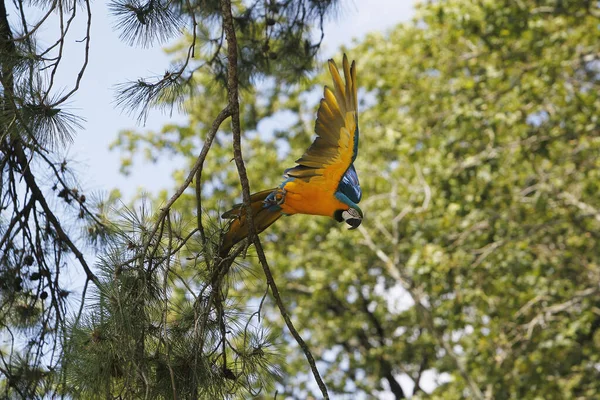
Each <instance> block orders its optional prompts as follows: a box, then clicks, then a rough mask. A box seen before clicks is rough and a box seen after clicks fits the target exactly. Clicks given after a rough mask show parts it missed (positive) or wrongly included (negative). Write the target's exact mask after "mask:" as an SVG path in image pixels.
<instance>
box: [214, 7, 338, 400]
mask: <svg viewBox="0 0 600 400" xmlns="http://www.w3.org/2000/svg"><path fill="white" fill-rule="evenodd" d="M221 11H222V13H223V27H224V29H225V39H226V41H227V58H228V65H227V91H228V96H229V105H228V106H229V109H230V110H231V126H232V131H233V152H234V159H235V164H236V167H237V170H238V174H239V177H240V183H241V185H242V198H243V201H244V205H245V207H246V215H247V219H248V226H249V238H250V242H252V243H254V247H255V248H256V252H257V254H258V259H259V261H260V264H261V266H262V268H263V271H264V273H265V276H266V278H267V283H268V284H269V286H270V287H271V292H272V293H273V297H274V298H275V302H276V303H277V306H278V307H279V311H280V313H281V316H282V317H283V319H284V320H285V323H286V325H287V327H288V329H289V330H290V332H291V333H292V336H294V339H296V342H297V343H298V345H299V346H300V347H301V348H302V350H303V351H304V355H305V356H306V359H307V360H308V363H309V364H310V368H311V370H312V373H313V376H314V378H315V380H316V381H317V385H318V386H319V389H321V393H322V394H323V397H324V398H325V399H329V394H328V392H327V387H326V386H325V383H324V382H323V379H322V378H321V375H320V373H319V370H318V369H317V366H316V363H315V359H314V357H313V355H312V353H311V352H310V349H309V348H308V346H307V345H306V343H305V342H304V340H303V339H302V337H301V336H300V334H299V333H298V331H297V330H296V328H295V327H294V325H293V324H292V321H291V319H290V316H289V314H288V312H287V310H286V308H285V306H284V304H283V302H282V300H281V296H280V295H279V291H278V290H277V285H276V284H275V280H274V279H273V275H272V274H271V269H270V268H269V264H268V263H267V259H266V257H265V253H264V251H263V248H262V245H261V243H260V239H259V237H258V235H257V234H256V229H255V227H254V221H253V218H252V212H251V209H250V185H249V183H248V174H247V172H246V166H245V165H244V159H243V156H242V147H241V129H240V105H239V99H238V97H239V93H238V77H237V39H236V33H235V27H234V24H233V15H232V12H231V0H221Z"/></svg>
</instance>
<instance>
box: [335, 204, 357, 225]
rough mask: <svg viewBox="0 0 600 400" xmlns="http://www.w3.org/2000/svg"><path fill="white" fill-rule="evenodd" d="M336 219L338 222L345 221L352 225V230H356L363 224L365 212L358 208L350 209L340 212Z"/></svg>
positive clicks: (337, 213)
mask: <svg viewBox="0 0 600 400" xmlns="http://www.w3.org/2000/svg"><path fill="white" fill-rule="evenodd" d="M335 219H336V220H337V221H338V222H342V221H344V222H345V223H347V224H348V225H350V229H356V228H358V227H359V225H360V224H361V223H362V220H363V212H362V210H361V209H360V208H359V207H358V206H356V205H355V206H354V207H349V208H348V209H347V210H338V211H337V212H336V216H335Z"/></svg>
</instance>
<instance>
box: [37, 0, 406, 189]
mask: <svg viewBox="0 0 600 400" xmlns="http://www.w3.org/2000/svg"><path fill="white" fill-rule="evenodd" d="M413 4H414V1H413V0H405V1H404V0H369V1H364V0H363V1H358V0H356V1H353V0H342V1H341V2H340V10H339V12H338V13H337V15H336V16H335V17H334V18H331V19H330V20H328V21H326V24H325V39H324V43H323V51H322V52H321V59H322V60H325V59H327V58H329V57H332V56H334V55H336V56H337V55H338V54H336V52H337V51H338V49H339V47H340V46H341V45H350V44H351V43H352V40H353V39H354V38H358V39H360V38H361V37H363V36H364V35H365V34H367V33H369V32H374V31H385V30H386V29H389V28H391V27H393V26H394V25H396V24H397V23H399V22H401V21H406V20H408V19H410V18H411V17H412V16H413V15H414V11H413ZM92 15H93V22H92V33H91V37H92V40H91V45H90V48H91V51H90V61H89V65H88V68H87V70H86V73H85V76H84V78H83V81H82V84H81V88H80V90H79V91H78V93H77V94H76V95H75V96H74V98H73V101H72V102H71V104H70V105H71V107H73V108H74V109H75V110H74V111H75V112H76V113H77V114H78V115H81V116H83V117H84V118H85V119H86V122H85V123H84V124H83V126H84V129H83V130H82V131H81V132H79V133H78V135H77V137H76V138H75V141H74V142H73V144H72V145H71V146H70V148H69V149H68V157H69V158H70V159H73V160H74V161H75V165H74V166H75V168H76V171H77V172H78V175H79V176H80V178H81V179H82V184H83V186H84V189H86V190H88V191H89V190H91V191H105V192H106V191H109V190H110V189H112V188H118V189H120V190H121V191H122V193H123V195H124V198H125V199H127V198H130V197H131V196H132V195H133V194H135V193H136V191H137V190H138V188H143V189H144V190H145V191H149V192H155V191H157V190H160V189H164V188H168V189H170V188H172V187H173V185H172V183H171V182H172V179H171V172H172V170H173V167H174V166H173V164H172V163H171V162H170V161H169V160H161V161H160V162H159V163H157V164H151V163H147V162H143V161H142V160H141V158H140V159H139V160H136V161H137V162H136V163H135V164H134V168H133V171H132V173H131V174H130V175H129V176H123V175H121V174H120V173H119V165H120V164H119V158H120V155H119V153H118V151H109V149H108V147H109V144H110V143H111V142H112V141H113V140H114V139H115V138H116V136H117V134H118V132H119V131H120V130H123V129H137V130H140V131H142V130H154V131H158V130H160V128H161V127H162V125H163V124H165V123H167V122H173V121H175V122H177V121H181V122H183V121H185V118H184V116H181V115H174V116H170V115H167V114H164V113H162V112H161V111H152V112H150V114H149V117H148V119H147V121H146V123H145V126H141V125H139V124H138V122H137V120H136V117H135V116H134V115H127V114H124V113H121V112H120V111H119V110H117V108H116V106H115V104H114V94H115V93H114V86H115V85H116V84H118V83H121V82H124V81H127V80H135V79H136V78H138V77H143V76H153V75H160V74H162V73H164V71H165V69H166V68H167V67H168V65H169V59H168V57H167V56H166V55H165V54H164V52H163V51H162V49H161V48H160V46H157V47H154V48H149V49H140V48H133V47H131V46H129V45H127V44H124V43H122V42H121V41H120V40H119V37H118V33H117V32H115V31H113V28H112V24H113V23H114V19H113V18H112V17H111V16H110V15H109V13H108V8H107V5H106V3H105V2H100V1H98V2H92ZM83 22H84V21H80V24H79V26H75V27H74V29H75V30H76V31H75V32H79V33H75V34H74V35H73V37H72V38H71V39H72V40H71V41H70V43H69V46H70V48H67V51H66V52H65V54H66V57H68V58H65V60H64V64H65V68H64V69H63V70H62V73H61V74H60V75H59V81H58V83H59V86H64V87H67V88H68V87H70V86H72V84H73V76H74V74H76V72H77V71H78V69H79V67H80V63H81V61H82V58H81V54H82V49H83V46H82V44H80V43H77V42H76V40H77V39H81V37H83V33H84V28H85V26H84V23H83ZM51 33H52V32H50V31H49V32H48V34H51ZM353 56H354V58H357V62H358V63H359V65H360V55H353Z"/></svg>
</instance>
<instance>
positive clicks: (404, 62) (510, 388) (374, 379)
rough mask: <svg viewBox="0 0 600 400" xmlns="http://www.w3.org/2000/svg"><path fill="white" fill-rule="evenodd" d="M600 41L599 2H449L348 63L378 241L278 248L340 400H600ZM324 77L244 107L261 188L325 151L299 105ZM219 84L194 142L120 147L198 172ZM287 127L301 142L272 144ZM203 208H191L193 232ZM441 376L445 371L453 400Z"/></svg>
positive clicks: (289, 233)
mask: <svg viewBox="0 0 600 400" xmlns="http://www.w3.org/2000/svg"><path fill="white" fill-rule="evenodd" d="M599 24H600V9H599V7H598V4H597V2H592V1H587V2H585V1H554V0H545V1H533V0H531V1H527V0H522V1H480V2H472V1H466V0H452V1H440V2H432V3H431V4H427V5H422V6H420V7H419V10H418V16H417V18H416V19H415V21H413V22H412V23H409V24H403V25H400V26H398V27H397V28H396V29H394V30H393V31H392V32H390V33H389V34H387V35H385V36H381V35H372V36H369V37H367V38H366V39H365V40H364V41H363V42H362V43H360V44H359V45H358V46H357V47H356V48H354V49H351V50H349V51H348V53H349V55H350V58H356V59H357V62H358V79H359V84H360V86H361V87H362V88H363V90H361V92H360V93H359V97H360V98H361V100H362V104H361V105H362V107H361V115H360V127H361V134H362V135H361V143H360V151H359V157H358V159H357V162H356V166H357V170H358V171H359V176H360V179H361V184H362V187H363V192H364V201H363V202H362V203H361V207H362V209H363V210H364V212H365V220H364V223H363V229H361V230H360V231H352V232H348V231H346V230H344V229H343V228H341V227H340V226H339V225H337V224H336V223H335V222H333V221H330V220H327V219H319V218H315V217H303V216H294V217H293V218H289V219H282V220H281V221H279V222H278V223H277V224H275V225H274V226H273V227H272V228H270V230H269V231H268V232H266V233H265V234H264V235H263V242H265V243H267V244H266V249H267V255H268V258H269V260H270V263H271V265H272V267H273V269H274V270H275V271H276V280H277V283H278V284H279V286H280V289H281V291H282V295H283V298H284V299H285V301H286V303H287V304H288V305H289V307H290V308H291V313H292V315H293V319H294V323H295V324H296V326H298V327H302V332H301V333H302V334H303V335H304V336H305V337H308V338H309V339H310V340H309V345H310V346H311V349H312V350H313V352H314V353H315V355H316V356H317V358H319V359H321V360H322V361H323V363H322V364H321V365H322V366H324V367H323V373H324V375H325V378H326V381H327V383H328V386H329V388H330V390H332V391H333V392H334V393H339V394H341V393H351V396H359V395H361V394H362V395H363V396H375V397H376V396H377V394H376V393H378V391H380V390H385V389H387V390H391V391H392V392H393V394H394V395H395V396H396V398H402V397H404V396H406V395H409V394H410V390H408V389H407V388H406V387H401V386H400V385H399V383H398V382H399V380H398V377H399V376H400V375H403V376H405V378H408V379H409V380H412V382H413V383H414V385H415V388H414V390H413V391H414V395H415V396H416V397H418V398H433V399H436V398H439V399H442V398H443V399H459V398H464V397H465V396H466V397H468V398H478V397H480V398H483V397H485V396H487V397H488V398H497V399H505V398H519V399H539V398H544V399H555V398H556V399H576V398H592V397H594V396H595V394H596V393H598V392H599V391H600V385H599V383H598V382H600V372H599V370H598V365H599V362H600V360H599V356H598V354H600V353H599V352H598V337H599V335H600V334H599V332H600V330H599V327H600V314H599V311H598V310H599V307H600V291H599V289H598V287H599V283H600V274H599V272H598V271H600V269H599V265H600V259H599V254H600V248H599V247H598V232H599V231H600V201H599V200H598V198H599V196H598V194H599V193H598V191H599V187H598V178H599V173H598V171H599V170H600V169H599V167H600V163H599V162H598V160H600V158H599V157H598V155H599V152H600V136H599V132H600V123H599V120H598V115H600V97H599V95H598V93H600V91H599V90H598V89H599V86H600V85H599V83H600V82H599V81H600V69H599V67H598V66H599V65H600V56H599V54H600V47H599V46H600V45H599V43H600V40H599V39H600V30H599V29H598V26H599ZM325 79H326V78H325V76H320V77H319V78H318V79H316V80H314V81H312V82H309V83H304V84H302V85H294V86H291V87H285V86H277V89H275V88H273V87H270V86H269V85H268V84H267V85H264V86H261V87H259V88H257V89H255V90H246V91H245V92H244V94H243V96H244V97H243V98H242V113H243V116H245V117H244V118H243V120H244V121H245V126H244V129H245V132H246V141H245V142H244V155H245V157H246V159H247V161H248V170H249V174H250V178H251V186H252V188H253V189H254V190H255V191H258V190H261V189H264V188H267V187H271V186H273V185H274V184H276V183H277V182H278V181H279V180H280V176H279V175H280V174H281V173H282V171H283V170H284V169H285V168H286V167H289V166H291V165H293V160H294V159H295V158H297V157H298V156H300V155H301V153H302V151H303V150H304V148H305V147H306V146H307V145H308V144H309V143H310V138H311V136H312V128H313V116H314V111H315V104H314V102H311V101H309V99H310V96H303V95H301V94H302V93H305V92H307V91H308V90H309V89H311V88H312V87H313V86H312V84H315V85H316V87H320V86H321V85H322V82H323V81H324V80H325ZM208 80H209V77H208V76H207V75H203V74H201V73H199V74H197V75H196V76H195V82H196V83H197V84H198V85H199V87H200V89H199V90H198V92H200V93H199V94H198V95H196V96H194V98H193V99H192V100H191V103H190V104H192V105H194V106H192V107H190V109H191V110H192V112H191V115H190V123H189V126H184V127H175V126H170V127H166V128H165V130H164V132H162V133H161V134H149V135H147V136H145V135H138V134H133V133H131V132H130V133H125V134H122V135H121V138H120V142H119V143H117V145H119V146H121V147H123V148H125V149H128V150H129V151H131V152H132V153H134V152H136V151H139V150H138V149H139V148H140V146H142V147H143V146H146V145H147V146H148V149H149V152H151V153H152V154H153V155H154V157H160V156H161V154H162V152H164V151H165V150H166V149H168V150H169V151H174V152H175V153H182V154H186V155H189V156H190V162H191V160H192V159H193V157H194V154H196V153H197V152H198V150H197V147H195V146H197V145H198V143H197V142H196V140H197V139H196V137H197V136H196V135H197V132H204V131H206V126H207V124H208V123H209V122H210V121H211V119H212V118H214V115H216V113H217V112H218V110H219V105H216V104H215V102H214V101H211V99H212V96H213V93H211V91H210V87H211V85H210V83H209V82H208ZM204 90H206V94H204V93H202V92H203V91H204ZM318 90H321V89H318ZM265 99H266V100H267V101H266V102H265ZM196 105H199V106H196ZM274 112H277V113H282V114H278V115H286V116H291V117H290V118H289V119H290V121H291V122H290V126H289V127H285V128H282V129H281V131H280V132H276V133H275V135H274V136H268V135H266V134H257V133H256V132H257V131H260V130H261V129H260V127H261V123H262V121H263V118H264V117H265V116H267V115H269V114H272V113H274ZM283 112H285V113H283ZM257 122H258V123H257ZM227 133H228V132H227V130H224V131H223V132H222V133H221V136H220V137H218V139H217V140H218V143H217V146H216V147H215V148H214V149H213V150H214V152H213V153H211V155H210V156H209V158H208V159H207V165H206V167H205V175H204V176H208V177H209V178H208V179H207V180H206V182H205V183H204V185H203V187H204V192H205V193H204V194H205V199H203V206H204V210H206V212H207V213H209V214H210V215H212V216H215V217H216V216H217V214H218V210H222V209H223V208H226V207H227V205H230V204H232V203H234V202H236V200H237V199H235V196H236V195H238V193H239V191H238V189H237V182H236V180H235V175H234V169H233V168H234V167H233V165H231V164H230V163H229V160H231V158H232V153H231V150H230V148H229V147H230V145H229V143H230V142H229V140H230V139H229V137H228V135H227ZM171 135H173V138H171ZM281 139H283V140H281ZM282 142H285V143H286V144H287V145H289V148H291V150H290V151H289V154H288V153H287V149H288V147H287V146H285V145H284V146H281V143H282ZM193 149H196V150H193ZM282 155H285V158H284V159H281V158H280V156H282ZM192 199H193V197H192V196H191V194H190V195H189V196H188V197H187V200H185V199H184V200H183V201H182V202H181V203H179V210H180V212H181V213H182V215H183V218H184V219H186V218H193V211H192V210H194V209H195V204H194V202H193V200H192ZM224 203H225V205H223V204H224ZM363 204H364V206H363ZM253 280H255V283H252V281H253ZM253 288H256V296H260V293H261V292H262V291H263V290H264V283H263V277H262V275H249V276H248V277H247V279H246V286H244V289H243V290H244V292H245V293H246V294H247V293H248V290H252V289H253ZM265 306H266V307H269V306H271V307H272V303H270V302H269V301H268V300H267V301H266V302H265ZM265 318H266V320H267V321H268V322H269V323H270V324H272V326H276V327H281V326H282V321H281V319H280V318H279V317H278V315H277V314H276V313H267V315H266V317H265ZM288 339H289V338H286V340H288ZM288 343H289V342H288ZM286 351H287V356H286V357H287V360H288V362H287V363H286V366H285V374H286V375H285V378H284V379H283V380H282V382H281V385H282V386H281V388H282V389H283V390H284V391H285V392H286V393H287V394H294V395H296V396H297V397H300V398H304V397H307V396H308V395H309V394H310V393H312V394H316V393H315V392H314V390H315V387H314V385H313V384H312V383H311V378H310V377H309V376H308V375H306V374H305V372H306V367H305V364H304V363H305V361H304V360H303V356H302V355H301V353H300V352H299V351H298V349H297V348H296V347H295V346H293V345H291V344H290V345H289V346H287V347H286ZM426 371H428V372H432V371H433V372H435V374H438V376H439V374H442V373H444V375H442V377H443V379H442V380H441V381H439V382H438V386H437V388H435V389H433V388H432V386H433V385H432V382H431V374H429V375H428V376H429V377H430V378H424V373H425V372H426ZM425 375H427V374H425ZM428 380H429V382H427V381H428ZM427 387H429V389H428V392H431V393H427V392H426V391H425V389H426V388H427ZM431 390H433V391H431Z"/></svg>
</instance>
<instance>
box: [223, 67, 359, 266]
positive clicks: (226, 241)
mask: <svg viewBox="0 0 600 400" xmlns="http://www.w3.org/2000/svg"><path fill="white" fill-rule="evenodd" d="M343 69H344V77H345V81H346V83H345V84H344V82H343V81H342V77H341V76H340V72H339V71H338V68H337V66H336V64H335V62H334V61H333V60H329V72H330V73H331V77H332V78H333V89H330V88H329V87H327V86H325V89H324V93H323V98H322V99H321V103H320V105H319V111H318V112H317V121H316V123H315V132H316V134H317V138H316V139H315V141H314V142H313V143H312V145H311V146H310V147H309V148H308V150H307V151H306V152H305V153H304V155H303V156H302V157H301V158H300V159H298V160H297V161H296V163H297V164H298V165H296V166H295V167H293V168H289V169H286V170H285V171H284V178H285V180H284V181H283V183H282V184H281V185H280V186H279V187H277V188H274V189H268V190H263V191H262V192H258V193H254V194H253V195H251V197H250V202H251V203H250V206H251V210H252V217H253V221H254V226H255V227H256V231H257V233H260V232H262V231H264V230H265V229H266V228H267V227H269V226H270V225H271V224H272V223H273V222H275V221H277V220H278V219H279V217H281V216H282V215H293V214H309V215H323V216H327V217H331V218H333V219H335V220H336V221H338V222H342V221H345V222H346V223H347V224H348V225H350V229H356V228H357V227H358V226H359V225H360V224H361V222H362V219H363V212H362V211H361V209H360V208H359V207H358V205H357V204H358V203H359V202H360V199H361V197H362V191H361V189H360V185H359V182H358V175H357V173H356V169H355V168H354V164H353V163H354V160H356V156H357V154H358V101H357V86H356V68H355V65H354V61H353V62H352V66H350V65H349V64H348V59H347V58H346V55H344V60H343ZM245 213H246V212H245V208H244V207H243V204H236V205H235V206H234V207H233V209H232V210H229V211H227V212H226V213H225V214H223V218H232V219H233V221H232V222H231V224H230V225H229V229H228V231H227V233H226V234H225V236H224V238H223V242H222V246H221V255H222V256H224V255H227V253H228V252H229V250H230V249H231V248H232V247H233V246H234V245H235V244H236V243H238V242H240V241H241V240H243V239H244V238H245V237H246V236H248V224H247V223H246V215H245Z"/></svg>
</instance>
